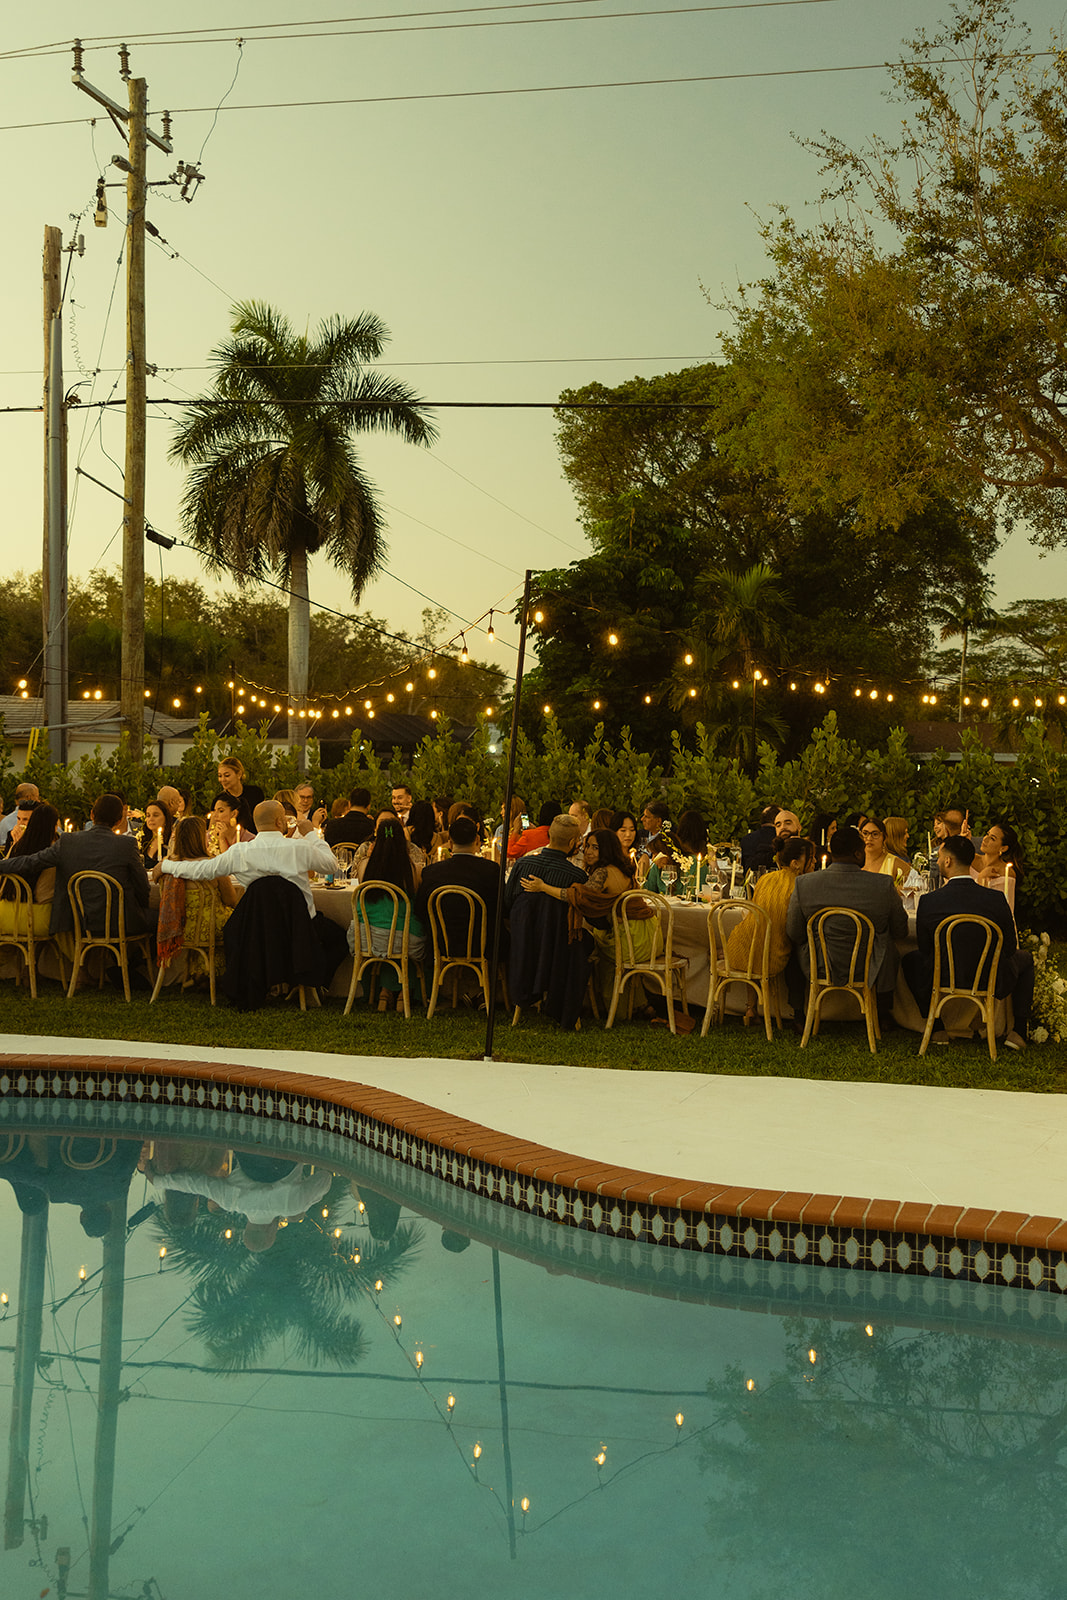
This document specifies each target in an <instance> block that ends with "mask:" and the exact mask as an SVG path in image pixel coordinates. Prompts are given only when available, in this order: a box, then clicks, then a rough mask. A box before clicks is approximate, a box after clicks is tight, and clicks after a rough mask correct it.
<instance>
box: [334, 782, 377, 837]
mask: <svg viewBox="0 0 1067 1600" xmlns="http://www.w3.org/2000/svg"><path fill="white" fill-rule="evenodd" d="M373 832H374V820H373V818H372V817H371V814H370V790H369V789H363V788H358V789H350V790H349V791H348V810H347V811H346V812H345V813H344V815H343V816H342V817H331V818H330V820H329V822H328V823H327V824H326V830H325V839H326V843H327V844H331V845H332V844H363V843H364V842H365V840H367V839H369V838H370V836H371V834H372V833H373Z"/></svg>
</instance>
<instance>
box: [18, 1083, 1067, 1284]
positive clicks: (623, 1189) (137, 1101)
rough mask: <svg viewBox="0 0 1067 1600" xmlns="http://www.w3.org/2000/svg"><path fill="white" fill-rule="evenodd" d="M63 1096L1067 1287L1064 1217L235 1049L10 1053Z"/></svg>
mask: <svg viewBox="0 0 1067 1600" xmlns="http://www.w3.org/2000/svg"><path fill="white" fill-rule="evenodd" d="M56 1099H64V1100H66V1099H69V1100H75V1101H85V1102H88V1103H90V1104H92V1103H94V1102H95V1103H97V1104H100V1105H101V1106H103V1105H109V1106H116V1105H118V1106H127V1107H129V1108H130V1110H131V1112H133V1111H134V1110H135V1108H137V1107H139V1106H159V1107H165V1106H168V1105H172V1106H175V1107H187V1108H189V1109H191V1110H195V1109H197V1108H202V1109H203V1110H205V1111H223V1112H232V1113H234V1114H236V1115H241V1114H250V1115H253V1116H256V1117H260V1118H266V1119H268V1120H273V1121H277V1122H280V1123H282V1124H286V1125H289V1126H292V1127H293V1128H295V1129H297V1130H309V1129H310V1130H321V1132H322V1133H324V1134H332V1135H335V1136H338V1137H340V1138H342V1139H347V1140H351V1141H354V1142H355V1143H357V1144H359V1145H361V1146H363V1147H365V1148H366V1149H369V1150H374V1151H378V1152H380V1153H381V1154H382V1155H384V1156H387V1157H389V1158H390V1159H391V1160H395V1161H400V1162H402V1163H403V1164H404V1165H406V1166H408V1167H412V1168H414V1169H416V1170H417V1171H421V1172H425V1173H428V1174H430V1175H432V1176H433V1177H434V1178H436V1179H438V1180H441V1181H443V1182H445V1183H447V1184H451V1185H453V1186H455V1187H457V1188H459V1189H465V1190H468V1191H470V1192H471V1193H472V1194H478V1195H481V1196H483V1197H484V1198H486V1199H488V1200H490V1201H495V1202H496V1203H498V1204H500V1205H502V1206H504V1207H508V1208H510V1209H512V1210H515V1211H518V1212H527V1213H529V1214H530V1215H532V1216H537V1217H544V1218H546V1219H548V1220H549V1221H554V1222H557V1223H559V1224H561V1225H563V1226H565V1227H569V1228H574V1229H578V1230H580V1231H582V1232H588V1233H594V1234H597V1235H605V1236H607V1237H609V1238H613V1239H616V1240H619V1241H621V1242H623V1243H626V1242H630V1241H638V1242H642V1243H647V1244H654V1245H660V1246H663V1247H665V1248H667V1249H673V1250H681V1251H695V1252H699V1253H702V1254H711V1255H717V1256H725V1257H731V1258H736V1259H740V1260H741V1261H748V1262H761V1263H781V1264H787V1263H790V1264H802V1265H808V1266H811V1267H813V1268H816V1269H819V1268H822V1269H826V1268H837V1269H841V1268H846V1269H851V1270H859V1271H864V1272H870V1273H876V1274H889V1275H894V1276H905V1277H914V1278H926V1279H942V1280H949V1281H955V1282H958V1283H964V1282H969V1283H975V1284H985V1285H988V1286H1006V1287H1009V1288H1015V1289H1023V1290H1028V1289H1032V1290H1043V1291H1046V1292H1050V1293H1052V1294H1055V1295H1065V1296H1067V1220H1064V1219H1062V1218H1059V1217H1034V1216H1027V1215H1026V1214H1025V1213H1022V1212H1009V1211H988V1210H976V1209H973V1208H966V1207H963V1206H931V1205H923V1204H909V1203H907V1202H901V1201H897V1200H868V1199H863V1198H860V1197H856V1196H850V1195H826V1194H805V1193H798V1192H783V1191H781V1190H777V1189H746V1188H739V1187H736V1186H733V1187H727V1186H723V1185H721V1184H707V1183H703V1184H702V1183H694V1182H686V1181H683V1180H679V1179H677V1178H670V1177H665V1176H660V1175H657V1174H654V1173H648V1172H636V1171H634V1170H632V1169H631V1168H626V1167H616V1166H611V1165H604V1164H600V1163H597V1162H594V1161H590V1160H582V1158H580V1157H578V1156H574V1155H569V1154H567V1153H565V1152H563V1151H559V1150H552V1149H549V1148H547V1147H546V1146H544V1145H537V1144H532V1143H530V1142H529V1141H528V1140H524V1139H520V1138H517V1137H515V1136H513V1135H509V1134H503V1133H497V1132H494V1131H493V1130H492V1129H490V1128H485V1127H483V1126H482V1125H481V1124H480V1123H476V1122H469V1121H467V1120H466V1119H465V1118H462V1117H456V1116H453V1115H451V1114H450V1113H449V1112H445V1111H438V1110H435V1109H434V1108H433V1107H430V1106H425V1105H423V1104H421V1103H420V1102H419V1101H416V1100H410V1099H408V1098H407V1097H406V1096H404V1095H398V1094H394V1093H392V1092H391V1091H389V1090H386V1089H375V1088H371V1087H369V1086H368V1085H365V1084H353V1083H344V1082H342V1081H340V1080H338V1079H335V1078H325V1077H318V1076H305V1075H302V1074H298V1073H291V1072H278V1071H276V1070H273V1069H265V1068H257V1067H249V1066H245V1065H243V1064H237V1063H231V1062H192V1061H168V1060H157V1059H154V1058H140V1057H129V1056H92V1055H85V1054H80V1055H48V1056H46V1055H41V1056H29V1055H2V1054H0V1104H3V1103H6V1104H7V1105H9V1106H10V1105H12V1104H15V1105H17V1104H19V1103H20V1102H21V1103H25V1102H34V1101H36V1102H48V1101H50V1100H56ZM131 1121H133V1122H136V1118H135V1117H132V1118H131Z"/></svg>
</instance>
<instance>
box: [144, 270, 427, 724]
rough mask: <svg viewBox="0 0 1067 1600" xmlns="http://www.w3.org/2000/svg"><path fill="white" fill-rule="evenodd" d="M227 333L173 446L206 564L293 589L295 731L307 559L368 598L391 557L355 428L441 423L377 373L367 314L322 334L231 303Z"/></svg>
mask: <svg viewBox="0 0 1067 1600" xmlns="http://www.w3.org/2000/svg"><path fill="white" fill-rule="evenodd" d="M232 335H233V336H232V338H229V339H226V340H224V341H223V343H222V344H220V345H219V346H218V347H217V348H216V349H215V350H213V351H212V354H211V360H212V363H213V366H214V369H215V375H214V380H213V385H212V390H211V393H210V394H208V395H206V396H205V397H204V398H202V399H200V400H196V401H194V402H193V403H192V405H191V406H190V408H189V415H188V417H187V418H186V420H185V421H184V422H183V423H182V424H181V426H180V427H179V429H178V432H177V435H176V437H175V439H174V441H173V443H172V445H171V447H170V454H171V457H172V459H173V460H176V461H180V462H182V463H183V464H184V465H186V466H188V467H190V468H191V469H192V470H191V472H190V475H189V480H188V484H187V486H186V490H185V493H184V495H183V497H182V508H181V509H182V520H183V523H184V526H185V528H186V531H187V532H188V535H189V539H190V542H191V543H192V544H193V545H195V546H196V548H197V549H198V550H199V551H200V553H201V555H202V556H203V557H204V562H205V565H206V566H207V569H208V571H209V572H213V573H220V572H227V573H232V574H233V576H234V577H235V578H236V579H237V581H238V583H248V582H254V581H256V580H261V579H263V578H266V577H267V576H268V574H271V575H274V576H275V577H277V578H278V579H279V580H280V581H281V583H282V584H283V585H284V586H285V587H286V588H287V589H288V590H289V592H290V601H289V705H290V712H289V739H290V742H291V743H295V742H297V741H299V740H300V738H301V735H302V733H304V732H305V731H306V726H307V725H306V722H305V723H304V724H303V726H301V722H300V719H299V717H298V715H297V714H298V713H299V712H300V710H302V709H303V708H304V706H305V703H306V700H307V687H308V638H309V629H310V605H309V601H308V557H309V556H311V555H314V554H315V553H316V551H319V550H322V551H324V552H325V553H326V555H327V556H328V557H329V559H330V560H331V561H332V562H333V564H334V566H336V567H338V568H340V569H341V571H342V572H344V573H345V574H346V576H347V577H348V578H349V579H350V581H351V584H352V596H353V599H354V600H357V601H358V599H359V597H360V594H361V593H362V591H363V588H364V586H365V585H366V583H367V581H368V579H369V578H370V577H371V576H372V575H373V574H374V572H375V571H376V570H377V569H378V567H379V566H380V565H381V562H382V559H383V556H384V553H385V552H384V540H383V535H384V523H383V520H382V515H381V511H380V508H379V505H378V501H377V496H376V493H375V490H374V486H373V485H372V484H371V482H370V480H369V479H368V478H367V476H366V474H365V472H364V471H363V468H362V467H361V465H360V463H359V461H358V459H357V457H356V454H355V451H354V449H353V443H352V434H353V433H364V432H371V431H375V432H388V433H395V434H399V435H400V436H401V437H402V438H404V439H406V440H407V441H408V442H409V443H411V444H425V445H429V444H432V443H433V442H434V439H435V438H436V430H435V429H434V427H433V425H432V423H431V422H430V420H429V415H428V412H427V409H426V407H425V405H424V404H423V402H422V401H420V400H419V399H418V397H417V396H416V395H415V394H414V393H413V391H412V390H411V389H409V388H408V386H407V385H406V384H403V383H400V382H398V381H397V380H396V379H395V378H390V377H387V376H386V375H385V374H383V373H379V372H368V371H367V370H366V368H365V365H364V364H365V363H366V362H368V361H376V360H377V359H378V358H379V356H380V355H381V351H382V347H383V345H384V344H385V342H386V340H387V339H388V333H387V330H386V328H385V326H384V324H383V323H382V322H381V321H380V320H379V319H378V318H377V317H376V316H374V315H372V314H371V313H370V312H363V313H361V314H360V316H358V317H356V318H355V319H354V320H345V319H343V318H341V317H330V318H328V319H327V320H326V321H324V322H321V323H320V324H319V327H318V330H317V333H316V335H315V337H314V338H309V337H308V335H307V334H306V333H304V334H299V333H296V332H295V331H294V330H293V328H292V326H291V325H290V323H289V322H288V321H287V320H286V318H285V317H283V316H282V315H281V314H280V313H279V312H277V311H275V310H274V309H273V307H271V306H268V305H264V304H262V303H261V302H259V301H254V300H251V301H243V302H241V303H240V304H238V305H236V306H235V307H234V311H233V324H232Z"/></svg>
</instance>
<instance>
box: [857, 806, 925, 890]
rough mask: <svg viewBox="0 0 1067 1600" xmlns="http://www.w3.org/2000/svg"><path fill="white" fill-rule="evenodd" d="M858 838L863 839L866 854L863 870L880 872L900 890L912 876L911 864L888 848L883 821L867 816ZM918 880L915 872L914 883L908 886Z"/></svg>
mask: <svg viewBox="0 0 1067 1600" xmlns="http://www.w3.org/2000/svg"><path fill="white" fill-rule="evenodd" d="M860 838H861V839H862V840H863V848H864V852H865V856H866V859H865V860H864V863H863V870H864V872H880V873H882V874H883V876H884V877H886V878H889V879H891V880H892V882H893V883H895V884H896V886H897V888H898V889H901V890H902V889H903V888H904V887H905V885H906V884H908V880H909V879H910V878H912V876H913V869H912V865H911V862H910V861H908V860H907V859H906V858H905V857H903V856H896V855H894V854H893V852H892V850H890V848H889V841H888V838H887V837H886V826H885V823H884V822H882V821H880V820H879V818H878V817H868V818H867V820H866V822H865V823H864V824H863V827H862V828H861V829H860ZM918 882H919V878H918V874H917V873H915V874H914V884H909V885H908V886H909V887H914V886H917V885H918Z"/></svg>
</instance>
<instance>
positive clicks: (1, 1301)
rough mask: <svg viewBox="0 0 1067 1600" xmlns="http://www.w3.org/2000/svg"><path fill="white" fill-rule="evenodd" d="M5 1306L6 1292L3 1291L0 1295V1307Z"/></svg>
mask: <svg viewBox="0 0 1067 1600" xmlns="http://www.w3.org/2000/svg"><path fill="white" fill-rule="evenodd" d="M6 1305H7V1290H6V1289H5V1290H4V1292H3V1294H0V1306H6Z"/></svg>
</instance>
